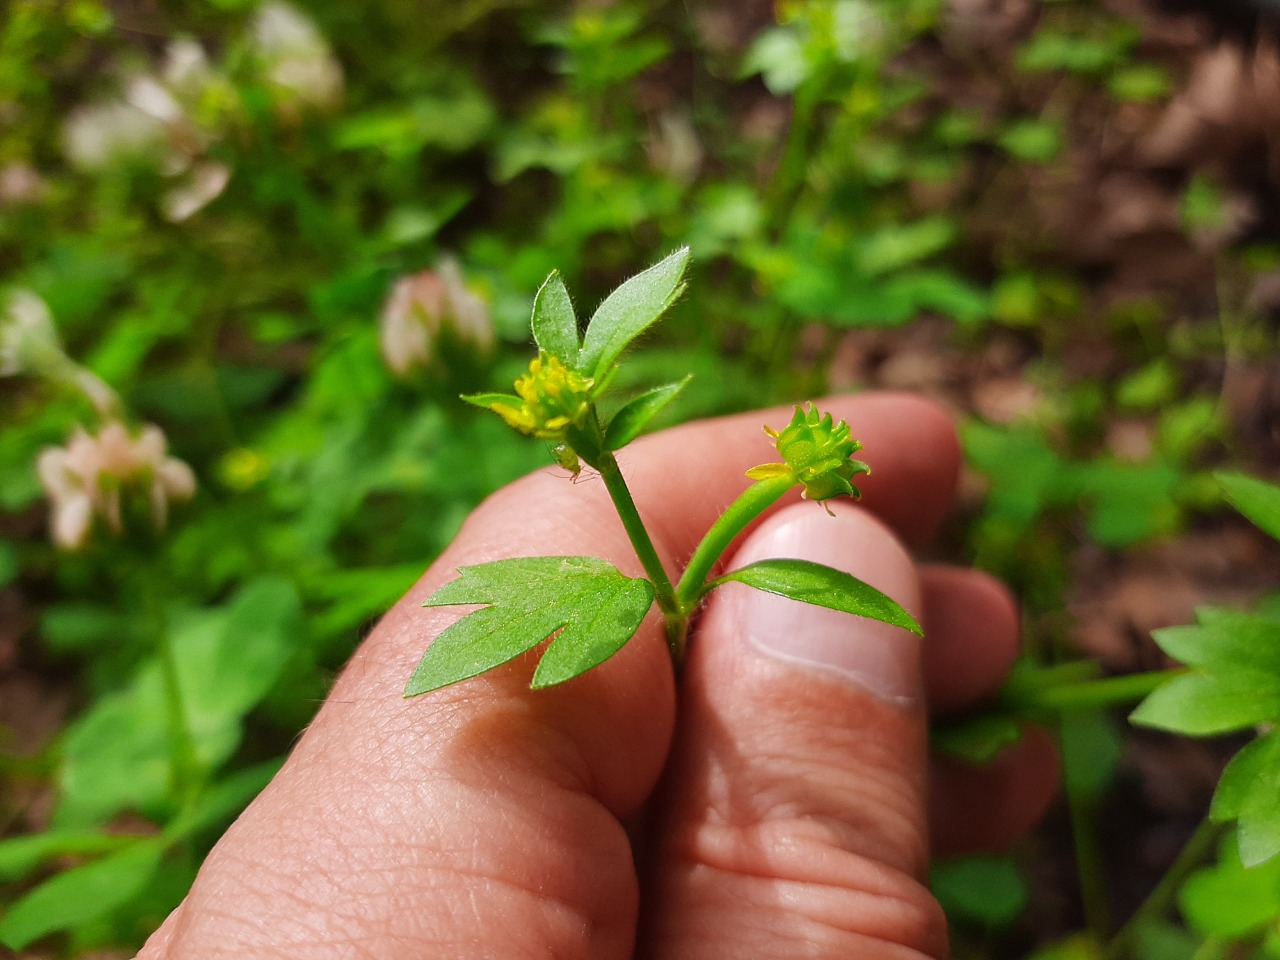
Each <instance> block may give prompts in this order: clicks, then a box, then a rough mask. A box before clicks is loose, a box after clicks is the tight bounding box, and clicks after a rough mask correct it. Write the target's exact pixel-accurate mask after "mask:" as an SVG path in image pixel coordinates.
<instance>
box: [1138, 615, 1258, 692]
mask: <svg viewBox="0 0 1280 960" xmlns="http://www.w3.org/2000/svg"><path fill="white" fill-rule="evenodd" d="M1196 619H1197V620H1199V624H1198V625H1186V626H1179V627H1166V628H1164V629H1162V630H1156V631H1154V632H1153V633H1152V637H1153V638H1154V639H1155V641H1156V643H1157V644H1159V646H1160V649H1161V650H1163V651H1164V652H1165V653H1167V654H1168V655H1169V656H1171V657H1173V658H1174V659H1176V660H1180V661H1181V662H1183V663H1185V664H1189V665H1191V666H1193V667H1213V666H1217V665H1221V666H1222V667H1223V668H1226V669H1230V668H1233V667H1236V666H1240V667H1250V668H1253V669H1256V670H1261V671H1263V672H1269V673H1274V674H1276V675H1277V676H1280V620H1273V619H1271V618H1270V617H1262V616H1258V615H1257V614H1253V613H1245V612H1243V611H1240V610H1230V609H1227V608H1224V607H1201V608H1200V609H1198V610H1197V611H1196Z"/></svg>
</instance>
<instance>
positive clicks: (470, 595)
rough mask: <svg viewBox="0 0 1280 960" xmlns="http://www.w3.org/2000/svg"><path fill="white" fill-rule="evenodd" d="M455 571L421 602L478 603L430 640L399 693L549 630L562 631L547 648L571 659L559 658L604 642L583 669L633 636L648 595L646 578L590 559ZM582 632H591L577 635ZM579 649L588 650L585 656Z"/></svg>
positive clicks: (451, 676) (519, 560)
mask: <svg viewBox="0 0 1280 960" xmlns="http://www.w3.org/2000/svg"><path fill="white" fill-rule="evenodd" d="M458 573H459V577H458V578H457V579H456V580H452V581H450V582H449V583H446V584H445V585H444V586H443V587H441V588H440V589H439V590H437V591H436V592H435V593H434V594H432V595H431V596H430V597H429V598H428V599H427V601H426V602H425V603H424V604H423V606H426V607H447V606H456V605H460V604H468V605H469V604H486V606H484V607H483V608H482V609H480V610H475V611H473V612H472V613H470V614H468V615H467V616H465V617H463V618H462V619H461V620H458V621H457V622H455V623H453V624H451V625H450V626H449V627H447V628H446V629H445V630H444V632H442V633H441V634H440V635H439V636H438V637H436V639H435V640H434V641H433V642H432V644H431V646H429V647H428V648H427V652H426V653H425V654H424V655H423V657H422V661H421V662H420V663H419V664H418V668H417V669H416V670H415V671H414V672H413V676H412V677H411V678H410V679H409V684H408V686H407V688H406V689H405V696H406V697H413V696H417V695H418V694H421V693H428V692H430V691H432V690H438V689H440V688H441V687H445V686H448V685H449V684H452V683H457V682H459V681H460V680H467V679H469V678H471V677H474V676H477V675H478V674H481V673H484V672H485V671H486V670H491V669H492V668H494V667H497V666H500V665H502V664H504V663H506V662H507V661H509V660H513V659H515V658H516V657H518V656H520V654H522V653H525V652H526V651H528V650H532V649H533V648H534V647H536V646H538V644H540V643H542V641H544V640H546V639H547V638H548V637H550V636H551V635H552V634H554V633H556V632H557V631H563V632H561V633H560V635H559V636H558V637H557V638H556V643H555V644H552V646H553V647H554V646H555V645H556V644H558V643H562V642H563V643H567V644H568V646H567V647H566V651H565V652H566V654H569V653H570V651H574V650H576V651H577V655H576V656H566V657H565V660H566V661H569V660H572V661H573V662H576V663H587V661H589V660H592V658H593V657H596V656H598V655H599V654H600V652H601V651H602V650H604V649H606V648H609V647H610V646H612V649H611V650H610V651H609V653H605V654H603V656H599V659H595V660H594V662H591V663H589V664H588V665H587V666H584V667H583V668H582V669H583V670H586V669H589V668H590V667H591V666H595V665H596V663H600V662H603V660H604V659H607V657H608V656H610V655H611V654H612V653H613V652H616V651H617V650H618V649H619V648H621V647H622V646H623V645H624V644H625V643H626V642H627V641H628V640H630V639H631V637H632V636H634V635H635V632H636V630H637V629H638V628H639V626H640V621H641V620H643V619H644V614H645V612H647V610H648V608H649V604H651V603H652V600H653V587H652V585H651V584H650V583H649V582H648V581H647V580H633V579H632V578H630V577H627V576H625V575H624V574H622V573H621V572H619V571H618V569H617V568H616V567H614V566H613V565H612V564H610V563H607V562H606V561H604V560H600V559H597V558H595V557H516V558H512V559H508V560H496V561H494V562H492V563H485V564H480V565H478V566H473V567H462V568H461V569H460V570H459V571H458ZM637 584H638V586H637ZM642 594H643V597H642ZM642 600H643V601H644V606H643V609H640V607H641V602H642ZM637 611H638V613H637ZM586 631H595V632H596V633H595V635H593V636H590V637H584V633H585V632H586ZM624 633H625V636H623V634H624ZM583 650H590V651H594V652H593V653H591V654H589V655H588V654H584V653H583V652H582V651H583ZM558 662H559V661H558V660H557V661H553V665H552V668H549V671H550V673H551V675H554V676H556V677H558V678H559V679H556V680H555V681H553V682H557V683H558V682H562V681H563V680H567V679H569V676H562V675H561V674H562V671H563V669H564V668H560V667H556V666H555V665H556V663H558ZM579 672H582V670H579ZM573 675H574V676H576V674H573ZM535 682H537V680H536V678H535ZM539 685H547V684H546V683H539Z"/></svg>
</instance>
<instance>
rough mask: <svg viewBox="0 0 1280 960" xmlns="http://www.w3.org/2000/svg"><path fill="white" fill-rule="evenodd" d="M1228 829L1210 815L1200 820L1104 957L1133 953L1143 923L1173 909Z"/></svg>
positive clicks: (1116, 959) (1113, 959)
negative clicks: (1189, 878)
mask: <svg viewBox="0 0 1280 960" xmlns="http://www.w3.org/2000/svg"><path fill="white" fill-rule="evenodd" d="M1224 829H1226V825H1225V824H1221V823H1214V822H1213V821H1212V820H1210V819H1209V818H1208V817H1206V818H1205V819H1204V820H1202V821H1201V822H1200V825H1199V826H1198V827H1196V830H1195V833H1193V834H1192V835H1191V837H1190V839H1188V840H1187V842H1186V844H1185V845H1184V846H1183V848H1182V851H1181V852H1180V853H1179V854H1178V857H1177V859H1175V860H1174V861H1173V863H1172V864H1170V866H1169V869H1168V870H1166V871H1165V872H1164V875H1163V876H1162V877H1161V878H1160V882H1159V883H1157V884H1156V886H1155V889H1154V890H1152V891H1151V893H1150V894H1148V895H1147V899H1146V900H1144V901H1142V905H1141V906H1139V907H1138V909H1137V910H1135V911H1134V913H1133V916H1132V917H1130V918H1129V919H1128V921H1126V922H1125V925H1124V926H1123V927H1121V928H1120V930H1119V931H1118V932H1117V933H1116V935H1115V936H1114V937H1112V938H1111V942H1110V943H1108V944H1107V946H1106V949H1105V950H1103V952H1102V957H1103V960H1123V958H1125V957H1129V956H1132V955H1133V940H1134V938H1135V937H1136V936H1137V935H1138V933H1139V931H1140V930H1141V929H1142V927H1143V925H1144V924H1147V923H1150V922H1151V921H1152V920H1154V919H1155V918H1156V917H1159V916H1160V915H1161V914H1163V913H1164V912H1165V911H1166V910H1168V909H1169V907H1170V906H1171V905H1172V903H1173V898H1174V897H1175V896H1177V893H1178V890H1179V889H1180V888H1181V887H1182V883H1183V881H1184V880H1186V879H1187V876H1188V875H1189V874H1190V873H1191V871H1192V870H1194V869H1196V868H1197V867H1198V866H1200V865H1201V864H1202V863H1204V861H1205V859H1206V858H1207V857H1208V856H1209V855H1210V854H1211V853H1213V849H1214V847H1215V846H1216V845H1217V842H1218V838H1219V837H1220V836H1222V832H1223V830H1224ZM1209 956H1212V954H1209Z"/></svg>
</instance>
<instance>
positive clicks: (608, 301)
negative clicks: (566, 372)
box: [578, 247, 689, 382]
mask: <svg viewBox="0 0 1280 960" xmlns="http://www.w3.org/2000/svg"><path fill="white" fill-rule="evenodd" d="M688 265H689V248H688V247H681V248H680V249H679V250H677V251H676V252H675V253H673V254H671V256H669V257H667V258H666V259H665V260H663V261H662V262H661V263H658V264H655V265H654V266H652V267H650V268H649V269H648V270H645V271H644V272H643V273H638V274H636V275H635V276H634V277H632V278H631V279H630V280H627V281H626V282H624V283H623V284H622V285H621V286H619V287H618V288H617V289H616V290H614V291H613V293H611V294H609V296H608V297H606V298H605V300H604V302H603V303H602V304H600V306H599V308H598V309H597V310H596V312H595V314H594V315H593V316H592V317H591V321H590V323H588V324H587V333H586V336H585V337H584V338H583V341H582V352H581V353H580V354H579V356H578V372H579V373H581V374H583V375H584V376H588V377H593V378H594V379H595V380H596V381H597V382H599V381H602V380H603V378H604V377H605V376H606V374H607V373H608V372H609V368H610V367H612V366H613V364H614V361H616V360H617V359H618V357H619V356H620V355H621V354H622V351H623V350H625V349H626V348H627V345H628V344H630V343H631V341H633V340H635V338H636V337H638V336H640V334H642V333H644V331H645V330H647V329H648V328H649V327H651V326H652V325H653V324H654V323H656V322H657V321H658V320H659V319H660V318H661V317H662V315H663V314H664V313H666V312H667V310H668V309H669V308H670V307H671V305H672V304H673V303H675V302H676V300H677V298H679V296H680V294H681V293H682V292H683V291H684V284H683V282H682V280H683V277H684V271H685V268H686V267H687V266H688Z"/></svg>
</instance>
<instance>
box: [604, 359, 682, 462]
mask: <svg viewBox="0 0 1280 960" xmlns="http://www.w3.org/2000/svg"><path fill="white" fill-rule="evenodd" d="M692 379H693V375H692V374H690V375H689V376H687V377H685V378H684V379H683V380H679V381H677V382H676V383H668V384H667V385H666V386H662V387H656V388H654V389H653V390H650V391H648V392H647V393H642V394H641V395H640V396H638V397H636V398H635V399H634V400H632V401H631V402H629V403H628V404H627V405H626V406H625V407H623V408H622V409H621V410H619V411H618V412H617V413H616V414H614V417H613V419H612V420H610V421H609V427H608V429H607V430H605V434H604V445H605V449H607V450H620V449H622V448H623V447H625V446H626V445H627V444H628V443H630V442H631V441H632V440H634V439H635V438H636V437H638V436H640V434H641V433H643V432H644V428H645V427H647V426H648V425H649V424H650V422H652V420H653V418H654V417H656V416H657V415H658V414H659V413H661V412H662V411H663V410H664V409H665V408H666V406H667V404H669V403H670V402H671V401H672V400H674V399H675V398H676V395H677V394H679V393H680V391H681V390H683V389H684V388H685V387H686V386H687V385H688V383H689V381H690V380H692Z"/></svg>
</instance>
